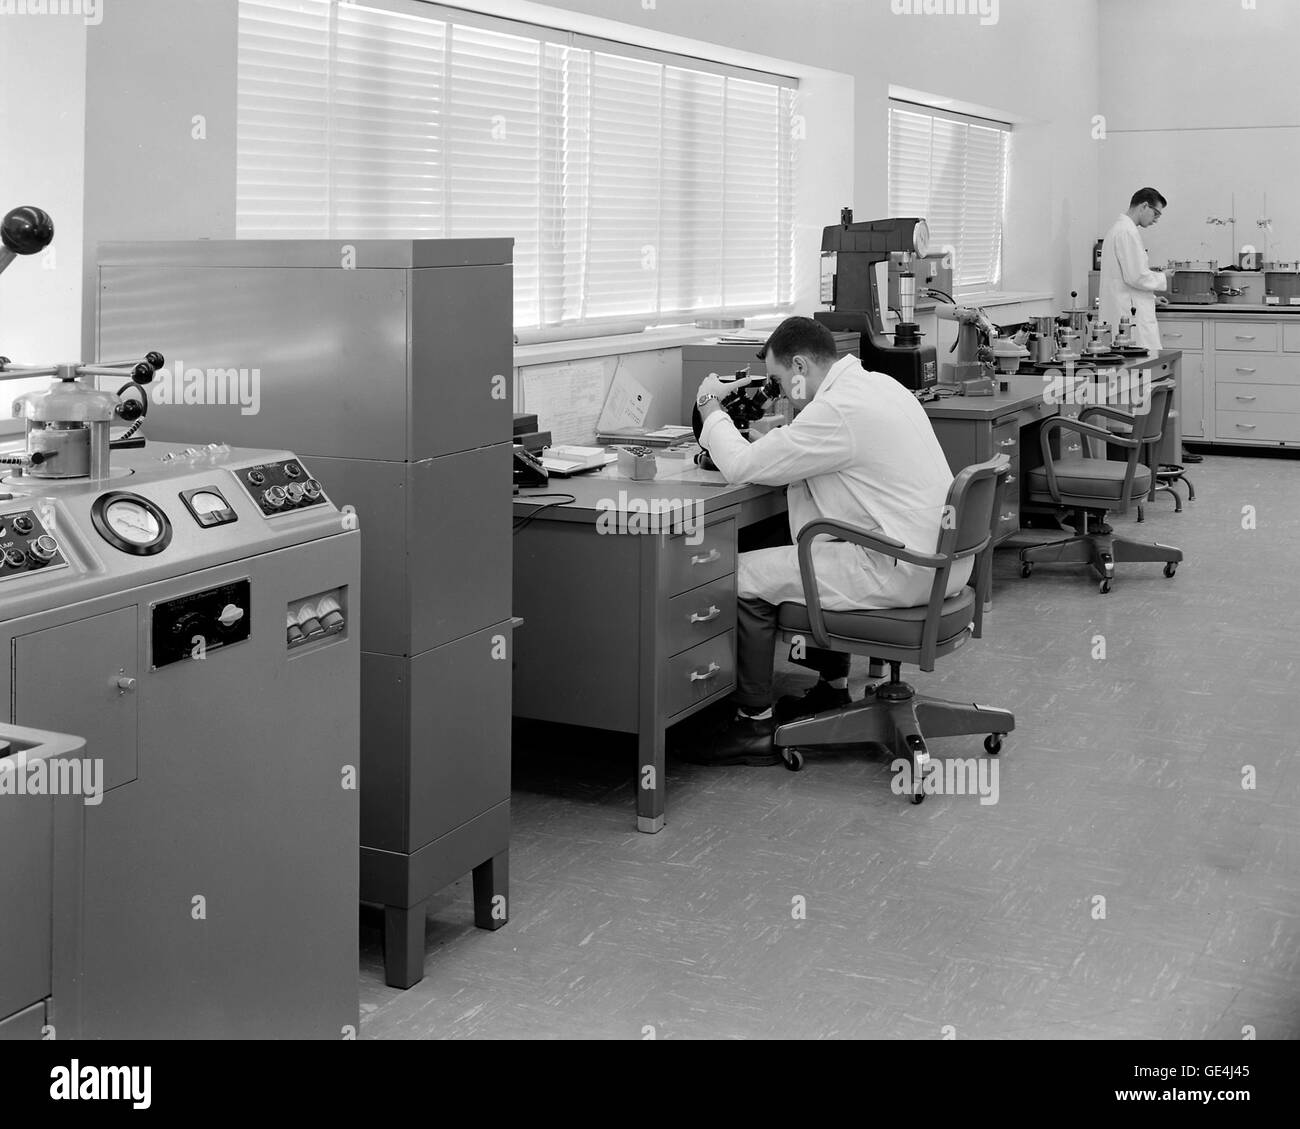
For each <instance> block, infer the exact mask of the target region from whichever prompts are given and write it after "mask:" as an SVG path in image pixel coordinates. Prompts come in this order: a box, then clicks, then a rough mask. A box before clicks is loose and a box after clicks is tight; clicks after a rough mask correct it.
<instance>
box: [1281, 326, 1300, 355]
mask: <svg viewBox="0 0 1300 1129" xmlns="http://www.w3.org/2000/svg"><path fill="white" fill-rule="evenodd" d="M1282 351H1283V352H1285V353H1300V322H1297V323H1296V324H1295V325H1291V324H1287V325H1284V326H1283V327H1282Z"/></svg>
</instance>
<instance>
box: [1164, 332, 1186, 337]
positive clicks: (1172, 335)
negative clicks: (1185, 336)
mask: <svg viewBox="0 0 1300 1129" xmlns="http://www.w3.org/2000/svg"><path fill="white" fill-rule="evenodd" d="M1165 336H1166V337H1181V336H1182V334H1181V333H1166V334H1165Z"/></svg>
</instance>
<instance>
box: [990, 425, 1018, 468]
mask: <svg viewBox="0 0 1300 1129" xmlns="http://www.w3.org/2000/svg"><path fill="white" fill-rule="evenodd" d="M998 455H1006V456H1007V457H1008V458H1009V459H1010V460H1011V461H1012V462H1015V461H1016V460H1017V459H1018V458H1019V457H1020V419H1019V417H1018V416H1012V417H1010V418H1009V419H1000V420H998V421H997V422H996V423H995V424H994V425H993V451H992V453H991V455H990V456H989V457H990V458H996V457H997V456H998Z"/></svg>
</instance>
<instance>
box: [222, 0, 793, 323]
mask: <svg viewBox="0 0 1300 1129" xmlns="http://www.w3.org/2000/svg"><path fill="white" fill-rule="evenodd" d="M796 95H797V91H796V89H795V82H794V80H792V79H787V78H783V77H779V76H774V75H765V74H760V73H758V72H753V71H743V70H740V69H738V68H733V67H728V66H724V65H721V64H712V63H707V62H702V61H700V60H695V59H688V58H684V57H678V56H671V55H666V54H663V53H660V52H652V51H648V50H645V49H642V48H637V47H632V46H628V45H625V44H616V43H612V42H608V41H604V40H596V39H588V38H584V37H580V36H577V35H574V34H571V33H568V32H561V31H552V30H549V29H545V28H538V27H535V26H532V25H528V24H515V23H507V22H505V21H502V20H497V19H493V18H489V17H480V16H477V15H474V14H471V13H466V12H460V11H452V10H450V9H442V8H436V7H433V6H431V5H425V4H420V3H415V2H413V0H372V4H371V5H369V6H366V5H363V4H360V3H354V2H348V3H338V2H337V0H240V5H239V109H238V132H239V136H238V177H237V183H238V188H237V206H236V217H237V221H236V230H237V234H238V235H239V237H240V238H293V237H306V238H336V237H337V238H356V239H362V238H442V237H452V236H455V237H478V236H512V237H513V238H514V239H515V326H516V328H518V329H531V328H540V329H546V328H550V327H569V326H577V325H592V326H597V327H598V326H600V325H602V324H604V325H610V324H612V323H626V322H629V321H633V322H637V323H640V324H671V323H674V322H683V321H690V320H692V319H694V318H698V317H702V316H717V315H721V314H729V315H741V316H743V315H745V314H754V313H759V312H780V311H784V310H788V309H790V308H791V307H792V302H793V297H792V292H793V276H794V271H793V249H794V200H793V197H794V150H795V146H794V144H793V143H792V141H793V133H794V120H795V119H794V115H795V99H796Z"/></svg>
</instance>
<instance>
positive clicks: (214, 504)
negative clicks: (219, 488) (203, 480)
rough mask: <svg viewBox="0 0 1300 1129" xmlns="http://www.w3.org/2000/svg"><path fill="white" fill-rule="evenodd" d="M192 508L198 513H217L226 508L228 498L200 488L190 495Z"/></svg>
mask: <svg viewBox="0 0 1300 1129" xmlns="http://www.w3.org/2000/svg"><path fill="white" fill-rule="evenodd" d="M190 508H191V509H193V510H194V512H195V513H196V514H215V513H220V512H221V511H222V510H224V509H226V508H227V507H226V500H225V498H223V497H222V496H221V495H220V494H213V493H211V492H210V491H208V490H198V491H196V492H195V493H193V494H191V495H190Z"/></svg>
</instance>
